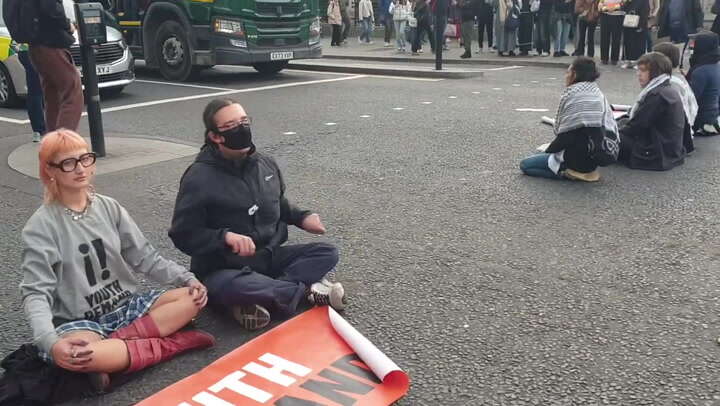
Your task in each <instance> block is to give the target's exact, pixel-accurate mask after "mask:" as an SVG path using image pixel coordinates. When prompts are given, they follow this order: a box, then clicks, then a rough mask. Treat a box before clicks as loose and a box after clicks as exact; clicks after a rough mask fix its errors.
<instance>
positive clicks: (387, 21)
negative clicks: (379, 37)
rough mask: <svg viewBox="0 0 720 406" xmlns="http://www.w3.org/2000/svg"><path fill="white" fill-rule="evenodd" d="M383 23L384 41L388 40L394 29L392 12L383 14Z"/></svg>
mask: <svg viewBox="0 0 720 406" xmlns="http://www.w3.org/2000/svg"><path fill="white" fill-rule="evenodd" d="M383 25H384V26H385V42H390V38H391V37H392V34H393V31H395V25H394V24H393V17H392V14H385V15H384V16H383Z"/></svg>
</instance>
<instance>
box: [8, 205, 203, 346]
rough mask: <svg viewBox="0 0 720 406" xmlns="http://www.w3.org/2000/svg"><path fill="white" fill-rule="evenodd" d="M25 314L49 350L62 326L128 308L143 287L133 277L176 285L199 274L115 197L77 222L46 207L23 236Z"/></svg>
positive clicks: (38, 339)
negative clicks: (165, 253) (153, 239)
mask: <svg viewBox="0 0 720 406" xmlns="http://www.w3.org/2000/svg"><path fill="white" fill-rule="evenodd" d="M22 238H23V242H24V243H25V249H24V251H23V259H22V271H23V281H22V283H21V284H20V293H21V295H22V301H23V307H24V310H25V315H26V317H27V318H28V320H29V322H30V326H31V327H32V330H33V337H34V342H35V344H36V345H37V346H38V347H40V349H42V350H43V351H45V352H48V353H49V352H50V349H51V348H52V346H53V344H55V342H56V341H57V340H58V339H59V337H58V336H57V334H55V327H56V326H55V325H54V324H53V319H55V321H56V323H58V324H59V323H61V322H65V321H70V320H79V319H86V320H96V319H97V318H98V317H100V316H102V315H104V314H107V313H110V312H112V311H114V310H115V309H117V308H118V307H120V306H122V305H123V304H124V303H125V302H126V301H127V300H128V298H129V297H130V296H132V295H133V294H134V293H135V292H136V291H137V290H138V288H139V284H138V281H137V279H136V278H135V276H134V275H133V272H140V273H142V274H145V275H146V276H147V277H148V278H149V279H151V280H153V281H155V282H158V283H161V284H170V285H175V286H181V285H185V284H186V283H187V282H188V281H189V280H190V279H193V278H194V275H193V274H192V273H190V272H189V271H187V270H186V269H185V268H184V267H182V266H180V265H178V264H176V263H174V262H172V261H169V260H166V259H164V258H163V257H161V256H160V254H159V253H158V252H157V250H156V249H155V248H154V247H153V246H152V245H151V244H150V243H149V242H148V240H147V239H146V238H145V236H144V235H143V234H142V232H141V231H140V229H139V228H138V227H137V225H136V224H135V222H134V221H133V219H132V218H131V217H130V216H129V215H128V213H127V211H126V210H125V208H123V207H122V206H121V205H120V204H119V203H118V202H117V201H116V200H114V199H112V198H110V197H107V196H103V195H99V194H98V195H96V196H95V199H94V200H93V202H92V203H91V205H90V207H89V208H88V211H87V214H86V215H85V216H84V217H83V218H81V219H79V220H73V219H72V217H71V216H70V215H68V213H66V210H65V208H64V207H62V206H61V205H59V204H56V203H50V204H44V205H42V206H41V207H40V208H39V209H38V210H37V211H36V212H35V214H33V215H32V217H30V219H29V220H28V222H27V224H26V225H25V228H24V229H23V231H22Z"/></svg>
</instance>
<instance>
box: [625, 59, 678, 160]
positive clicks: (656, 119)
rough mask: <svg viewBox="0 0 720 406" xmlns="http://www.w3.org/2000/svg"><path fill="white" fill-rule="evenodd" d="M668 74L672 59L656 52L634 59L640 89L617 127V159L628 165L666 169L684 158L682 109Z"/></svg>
mask: <svg viewBox="0 0 720 406" xmlns="http://www.w3.org/2000/svg"><path fill="white" fill-rule="evenodd" d="M670 75H672V63H671V62H670V59H668V57H667V56H665V55H663V54H661V53H659V52H650V53H648V54H645V55H643V56H642V57H641V58H640V59H639V60H638V81H639V82H640V86H642V88H643V89H642V91H641V92H640V95H639V96H638V100H637V101H636V102H635V105H634V106H633V107H632V109H631V110H630V119H629V120H628V121H627V122H626V124H625V125H624V126H622V127H621V128H620V161H621V162H623V163H625V164H626V165H627V166H628V167H630V168H632V169H648V170H656V171H666V170H668V169H672V168H674V167H676V166H678V165H682V164H683V163H684V162H685V155H686V151H685V147H684V145H683V133H684V130H685V112H684V110H683V104H682V99H681V97H680V94H679V93H678V92H677V90H675V88H673V87H672V86H671V85H670Z"/></svg>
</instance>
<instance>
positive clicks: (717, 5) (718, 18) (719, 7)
mask: <svg viewBox="0 0 720 406" xmlns="http://www.w3.org/2000/svg"><path fill="white" fill-rule="evenodd" d="M710 12H711V13H713V14H715V20H713V24H712V28H711V31H712V32H714V33H715V34H717V35H720V0H715V1H714V2H713V5H712V8H711V9H710Z"/></svg>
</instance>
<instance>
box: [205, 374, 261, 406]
mask: <svg viewBox="0 0 720 406" xmlns="http://www.w3.org/2000/svg"><path fill="white" fill-rule="evenodd" d="M244 376H245V373H244V372H242V371H235V372H233V373H231V374H230V375H228V376H226V377H225V378H223V379H221V380H220V382H218V383H216V384H215V385H213V386H211V387H210V390H211V391H213V392H215V393H219V392H220V391H222V390H223V389H230V390H231V391H233V392H236V393H238V394H240V395H243V396H245V397H248V398H250V399H252V400H254V401H256V402H259V403H265V402H267V401H268V400H270V399H271V398H272V397H273V395H272V394H270V393H267V392H265V391H264V390H262V389H258V388H256V387H254V386H251V385H248V384H246V383H244V382H240V380H241V379H242V378H243V377H244ZM193 400H195V398H193Z"/></svg>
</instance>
